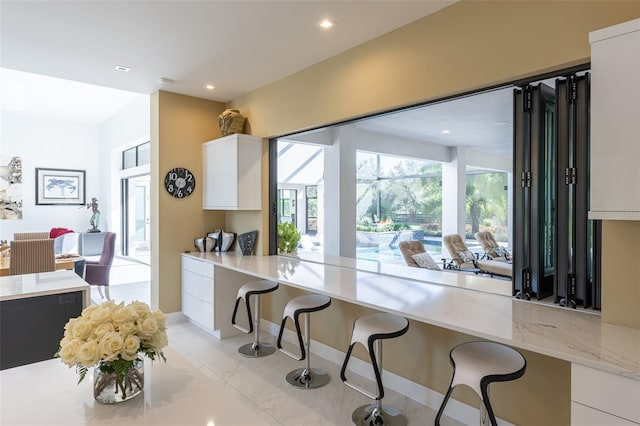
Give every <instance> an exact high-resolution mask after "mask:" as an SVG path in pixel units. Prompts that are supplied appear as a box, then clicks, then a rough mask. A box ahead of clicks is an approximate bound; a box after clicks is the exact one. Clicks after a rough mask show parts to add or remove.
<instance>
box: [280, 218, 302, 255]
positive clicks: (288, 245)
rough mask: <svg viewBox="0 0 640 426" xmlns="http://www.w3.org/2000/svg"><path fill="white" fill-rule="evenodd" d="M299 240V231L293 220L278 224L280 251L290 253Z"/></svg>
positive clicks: (296, 246)
mask: <svg viewBox="0 0 640 426" xmlns="http://www.w3.org/2000/svg"><path fill="white" fill-rule="evenodd" d="M299 242H300V232H298V230H297V229H296V225H294V224H293V222H285V223H279V224H278V250H279V251H280V252H281V253H291V252H292V251H294V250H295V249H297V248H298V243H299Z"/></svg>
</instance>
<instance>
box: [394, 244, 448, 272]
mask: <svg viewBox="0 0 640 426" xmlns="http://www.w3.org/2000/svg"><path fill="white" fill-rule="evenodd" d="M398 249H400V253H401V254H402V257H403V258H404V261H405V262H406V263H407V266H413V267H416V268H427V269H433V270H436V271H439V270H441V268H440V266H439V265H438V264H437V263H436V262H435V260H433V258H432V257H431V256H430V255H429V253H427V251H426V250H425V249H424V244H422V241H418V240H407V241H400V242H399V243H398Z"/></svg>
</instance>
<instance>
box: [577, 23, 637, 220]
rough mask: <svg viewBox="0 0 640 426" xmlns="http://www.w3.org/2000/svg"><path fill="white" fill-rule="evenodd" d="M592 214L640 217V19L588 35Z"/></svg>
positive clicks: (597, 215)
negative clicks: (639, 185) (589, 45)
mask: <svg viewBox="0 0 640 426" xmlns="http://www.w3.org/2000/svg"><path fill="white" fill-rule="evenodd" d="M589 42H590V43H591V167H590V169H591V170H590V172H591V174H590V179H591V181H590V187H591V189H590V207H589V218H590V219H612V220H640V188H639V187H638V182H640V167H638V158H640V19H635V20H633V21H629V22H625V23H622V24H619V25H615V26H613V27H609V28H604V29H602V30H598V31H594V32H592V33H590V34H589Z"/></svg>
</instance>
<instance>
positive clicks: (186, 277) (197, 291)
mask: <svg viewBox="0 0 640 426" xmlns="http://www.w3.org/2000/svg"><path fill="white" fill-rule="evenodd" d="M182 292H183V293H188V294H190V295H191V296H193V297H195V298H197V299H200V300H202V301H204V302H207V303H210V304H213V278H209V277H205V276H202V275H199V274H196V273H194V272H191V271H188V270H186V269H185V270H183V271H182Z"/></svg>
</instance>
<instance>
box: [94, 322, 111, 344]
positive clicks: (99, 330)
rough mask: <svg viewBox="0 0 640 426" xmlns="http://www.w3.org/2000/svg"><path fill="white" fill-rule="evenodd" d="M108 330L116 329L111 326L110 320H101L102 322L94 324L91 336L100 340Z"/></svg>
mask: <svg viewBox="0 0 640 426" xmlns="http://www.w3.org/2000/svg"><path fill="white" fill-rule="evenodd" d="M110 331H116V330H115V328H114V327H113V324H112V323H110V322H103V323H102V324H100V325H98V326H96V328H95V329H94V330H93V335H92V337H93V338H94V339H95V340H100V339H102V337H103V336H104V335H105V334H106V333H109V332H110Z"/></svg>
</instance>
